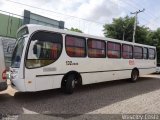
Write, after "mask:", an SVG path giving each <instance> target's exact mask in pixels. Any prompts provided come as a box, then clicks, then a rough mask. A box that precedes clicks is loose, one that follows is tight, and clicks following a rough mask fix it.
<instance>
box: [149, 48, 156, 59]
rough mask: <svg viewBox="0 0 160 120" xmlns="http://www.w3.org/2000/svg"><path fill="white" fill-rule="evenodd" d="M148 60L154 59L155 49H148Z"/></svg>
mask: <svg viewBox="0 0 160 120" xmlns="http://www.w3.org/2000/svg"><path fill="white" fill-rule="evenodd" d="M149 59H151V60H153V59H155V49H152V48H149Z"/></svg>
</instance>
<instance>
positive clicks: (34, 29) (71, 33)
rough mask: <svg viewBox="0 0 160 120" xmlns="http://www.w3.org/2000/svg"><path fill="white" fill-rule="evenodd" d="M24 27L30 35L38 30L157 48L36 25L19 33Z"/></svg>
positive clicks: (29, 25)
mask: <svg viewBox="0 0 160 120" xmlns="http://www.w3.org/2000/svg"><path fill="white" fill-rule="evenodd" d="M24 27H27V28H28V31H29V34H30V33H33V32H35V31H38V30H44V31H50V32H58V33H61V34H67V35H74V36H79V37H86V38H94V39H100V40H105V41H112V42H118V43H124V44H131V45H137V46H144V47H150V48H156V47H155V46H150V45H145V44H139V43H132V42H128V41H123V40H118V39H112V38H106V37H100V36H94V35H88V34H84V33H78V32H74V31H69V30H64V29H58V28H53V27H48V26H42V25H36V24H27V25H23V26H21V27H20V28H19V29H18V31H17V33H18V32H19V31H20V30H21V29H23V28H24Z"/></svg>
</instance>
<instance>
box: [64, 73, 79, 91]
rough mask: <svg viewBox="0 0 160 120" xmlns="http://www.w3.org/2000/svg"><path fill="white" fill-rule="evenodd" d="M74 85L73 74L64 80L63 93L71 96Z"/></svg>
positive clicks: (74, 78) (74, 77) (75, 81)
mask: <svg viewBox="0 0 160 120" xmlns="http://www.w3.org/2000/svg"><path fill="white" fill-rule="evenodd" d="M76 83H77V80H76V76H75V75H74V74H71V75H68V76H67V78H66V80H65V86H64V88H63V91H64V92H65V93H67V94H72V93H73V91H74V88H75V86H76Z"/></svg>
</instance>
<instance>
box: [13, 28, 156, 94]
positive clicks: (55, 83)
mask: <svg viewBox="0 0 160 120" xmlns="http://www.w3.org/2000/svg"><path fill="white" fill-rule="evenodd" d="M17 37H18V38H17V43H16V47H15V49H14V52H13V56H12V64H11V69H10V70H11V82H12V86H14V87H16V88H17V89H18V90H19V91H23V92H25V91H30V92H31V91H42V90H48V89H55V88H62V89H63V90H64V91H65V92H66V93H72V92H73V89H74V88H75V87H76V86H77V85H86V84H92V83H99V82H104V81H111V80H120V79H126V78H130V80H131V81H133V82H135V81H136V80H137V79H138V77H139V76H142V75H145V74H150V73H153V72H155V70H156V48H155V47H153V46H148V45H142V44H137V43H131V42H125V41H121V40H115V39H110V38H103V37H96V36H91V35H86V34H82V33H76V32H71V31H66V30H61V29H56V28H51V27H46V26H40V25H25V26H22V27H21V28H20V29H19V30H18V35H17Z"/></svg>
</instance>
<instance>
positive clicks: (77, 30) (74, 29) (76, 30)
mask: <svg viewBox="0 0 160 120" xmlns="http://www.w3.org/2000/svg"><path fill="white" fill-rule="evenodd" d="M70 31H74V32H79V33H83V32H82V31H81V30H79V29H78V28H73V27H71V29H70Z"/></svg>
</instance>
